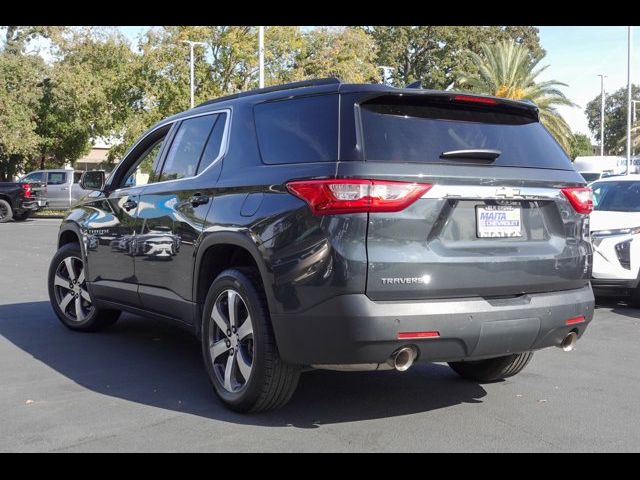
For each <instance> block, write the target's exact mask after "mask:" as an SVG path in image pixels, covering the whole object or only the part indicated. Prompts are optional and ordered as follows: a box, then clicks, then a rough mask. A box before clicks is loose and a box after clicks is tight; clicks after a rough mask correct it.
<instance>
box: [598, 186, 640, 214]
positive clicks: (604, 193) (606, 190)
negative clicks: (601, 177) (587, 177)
mask: <svg viewBox="0 0 640 480" xmlns="http://www.w3.org/2000/svg"><path fill="white" fill-rule="evenodd" d="M591 189H592V190H593V208H594V210H604V211H607V212H640V182H634V181H629V180H627V181H620V182H595V183H594V184H592V185H591Z"/></svg>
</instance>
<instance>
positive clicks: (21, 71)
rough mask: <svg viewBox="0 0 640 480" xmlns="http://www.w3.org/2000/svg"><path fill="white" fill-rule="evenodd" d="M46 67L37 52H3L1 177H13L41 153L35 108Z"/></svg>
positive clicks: (0, 80) (0, 60)
mask: <svg viewBox="0 0 640 480" xmlns="http://www.w3.org/2000/svg"><path fill="white" fill-rule="evenodd" d="M44 70H45V66H44V62H43V61H42V59H41V58H40V57H38V56H37V55H15V54H13V53H8V52H6V51H1V52H0V180H10V179H11V178H12V177H13V176H14V175H16V174H17V173H18V172H19V171H20V170H21V169H22V166H23V165H24V163H25V161H26V160H27V159H29V158H31V157H32V156H33V155H35V154H36V153H37V152H38V149H39V146H40V138H39V136H38V135H37V134H36V127H37V123H36V115H35V111H36V110H37V108H38V104H39V102H40V99H41V96H42V94H41V89H40V82H41V79H42V77H43V74H44Z"/></svg>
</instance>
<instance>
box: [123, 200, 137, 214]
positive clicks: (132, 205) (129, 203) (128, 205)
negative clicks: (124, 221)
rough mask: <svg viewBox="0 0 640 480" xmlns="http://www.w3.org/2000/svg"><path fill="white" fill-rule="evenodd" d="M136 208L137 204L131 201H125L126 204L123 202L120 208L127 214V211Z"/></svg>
mask: <svg viewBox="0 0 640 480" xmlns="http://www.w3.org/2000/svg"><path fill="white" fill-rule="evenodd" d="M137 206H138V203H137V202H135V201H133V200H127V201H126V202H124V203H123V204H122V208H124V209H125V210H126V211H127V212H128V211H129V210H133V209H134V208H136V207H137Z"/></svg>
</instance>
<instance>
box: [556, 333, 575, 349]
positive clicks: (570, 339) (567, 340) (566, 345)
mask: <svg viewBox="0 0 640 480" xmlns="http://www.w3.org/2000/svg"><path fill="white" fill-rule="evenodd" d="M577 341H578V334H577V333H576V332H569V333H568V334H567V336H566V337H564V338H563V339H562V343H560V348H561V349H562V351H564V352H570V351H571V350H573V349H574V348H575V346H576V342H577Z"/></svg>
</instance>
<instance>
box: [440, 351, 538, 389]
mask: <svg viewBox="0 0 640 480" xmlns="http://www.w3.org/2000/svg"><path fill="white" fill-rule="evenodd" d="M531 357H533V352H524V353H515V354H513V355H507V356H504V357H497V358H489V359H487V360H477V361H472V362H449V366H450V367H451V368H452V369H453V371H454V372H456V373H457V374H458V375H460V376H461V377H462V378H465V379H467V380H472V381H474V382H481V383H485V382H495V381H496V380H502V379H503V378H507V377H512V376H513V375H515V374H517V373H520V371H522V369H523V368H524V367H526V366H527V363H529V361H530V360H531Z"/></svg>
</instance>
